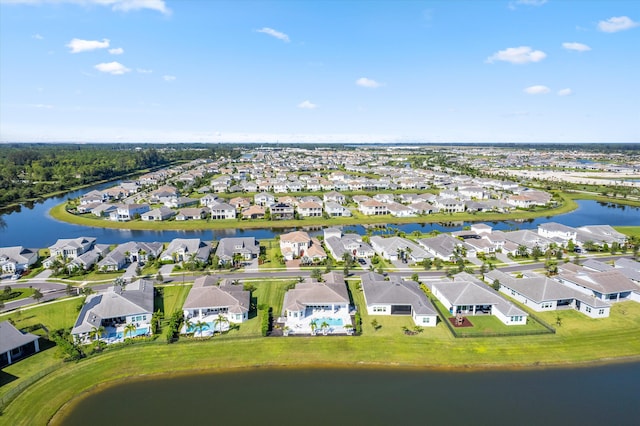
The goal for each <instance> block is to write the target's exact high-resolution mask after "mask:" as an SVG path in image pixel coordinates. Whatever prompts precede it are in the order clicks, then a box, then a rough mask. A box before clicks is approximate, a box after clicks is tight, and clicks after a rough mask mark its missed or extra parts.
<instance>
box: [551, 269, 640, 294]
mask: <svg viewBox="0 0 640 426" xmlns="http://www.w3.org/2000/svg"><path fill="white" fill-rule="evenodd" d="M576 266H577V265H573V266H569V264H564V265H560V266H559V268H558V270H559V273H558V275H556V276H555V277H554V279H556V280H557V281H558V282H560V283H561V284H564V285H566V286H569V287H571V288H573V289H576V290H578V291H580V292H582V293H583V294H586V295H588V296H593V297H595V298H597V299H600V300H603V301H607V302H621V301H624V300H634V301H636V302H640V284H638V283H637V282H634V281H632V280H630V279H629V278H627V277H626V276H625V275H624V274H623V273H622V272H621V271H620V270H618V269H617V268H614V269H611V270H608V271H602V272H599V271H594V270H589V269H587V268H583V267H580V266H578V267H576Z"/></svg>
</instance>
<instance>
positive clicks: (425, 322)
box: [422, 317, 431, 324]
mask: <svg viewBox="0 0 640 426" xmlns="http://www.w3.org/2000/svg"><path fill="white" fill-rule="evenodd" d="M430 319H431V318H429V317H423V318H422V323H423V324H429V320H430Z"/></svg>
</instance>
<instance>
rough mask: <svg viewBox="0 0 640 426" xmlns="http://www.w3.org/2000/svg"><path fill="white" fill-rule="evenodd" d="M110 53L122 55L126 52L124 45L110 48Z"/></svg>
mask: <svg viewBox="0 0 640 426" xmlns="http://www.w3.org/2000/svg"><path fill="white" fill-rule="evenodd" d="M109 53H111V54H112V55H122V54H123V53H124V49H123V48H122V47H116V48H114V49H109Z"/></svg>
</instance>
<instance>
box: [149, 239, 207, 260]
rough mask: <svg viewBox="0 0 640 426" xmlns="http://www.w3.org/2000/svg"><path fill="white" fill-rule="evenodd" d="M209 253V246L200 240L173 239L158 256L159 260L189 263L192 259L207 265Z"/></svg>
mask: <svg viewBox="0 0 640 426" xmlns="http://www.w3.org/2000/svg"><path fill="white" fill-rule="evenodd" d="M210 253H211V244H210V243H208V242H206V241H202V240H200V238H175V239H173V240H172V241H171V242H170V243H169V245H168V246H167V249H166V250H165V251H164V252H162V254H161V255H160V260H163V261H173V262H184V261H186V262H189V261H191V260H192V259H193V260H196V261H199V262H202V263H207V262H208V261H209V254H210Z"/></svg>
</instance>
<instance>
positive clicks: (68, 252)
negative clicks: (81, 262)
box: [42, 237, 96, 268]
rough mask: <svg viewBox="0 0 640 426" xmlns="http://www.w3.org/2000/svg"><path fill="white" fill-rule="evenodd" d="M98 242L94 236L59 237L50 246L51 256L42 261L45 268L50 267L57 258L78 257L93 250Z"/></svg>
mask: <svg viewBox="0 0 640 426" xmlns="http://www.w3.org/2000/svg"><path fill="white" fill-rule="evenodd" d="M95 243H96V239H95V238H92V237H78V238H70V239H59V240H58V241H56V243H55V244H54V245H52V246H50V247H49V252H50V254H51V257H50V258H49V259H46V260H45V261H44V262H42V265H43V266H44V267H45V268H50V267H51V266H52V265H53V262H54V261H55V260H56V259H60V260H65V259H75V258H76V257H78V256H80V255H82V254H84V253H86V252H88V251H89V250H91V249H92V248H93V247H94V245H95Z"/></svg>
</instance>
